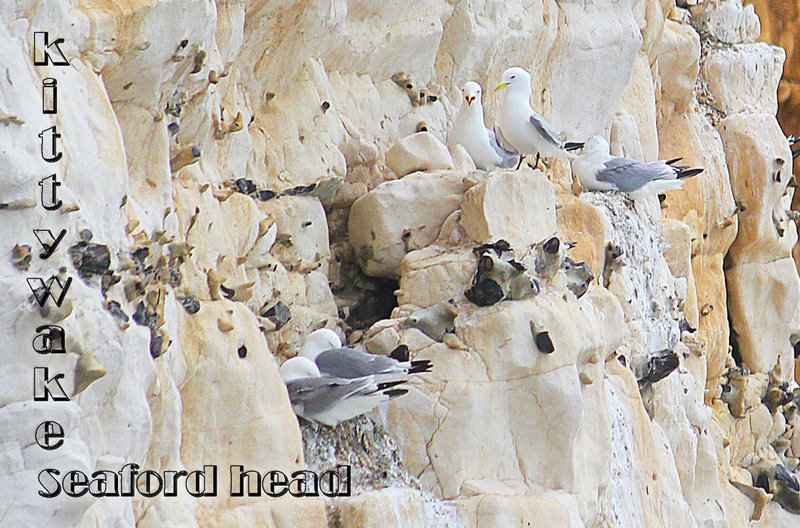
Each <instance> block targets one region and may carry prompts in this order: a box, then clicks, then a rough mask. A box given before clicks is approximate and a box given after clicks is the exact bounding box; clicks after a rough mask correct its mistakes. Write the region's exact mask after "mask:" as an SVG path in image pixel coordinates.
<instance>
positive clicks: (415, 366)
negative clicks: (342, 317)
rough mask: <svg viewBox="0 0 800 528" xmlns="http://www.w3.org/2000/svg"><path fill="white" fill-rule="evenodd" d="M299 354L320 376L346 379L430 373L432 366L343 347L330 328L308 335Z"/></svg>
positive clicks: (385, 378)
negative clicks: (310, 362) (308, 360)
mask: <svg viewBox="0 0 800 528" xmlns="http://www.w3.org/2000/svg"><path fill="white" fill-rule="evenodd" d="M298 355H299V356H302V357H305V358H308V359H310V360H311V361H313V362H314V363H315V365H316V366H317V368H318V369H319V371H320V372H321V373H322V374H323V375H328V376H335V377H338V378H346V379H352V378H360V377H364V376H375V377H376V379H378V380H379V381H386V380H390V379H403V378H402V377H403V376H405V375H407V374H416V373H419V372H429V371H430V369H431V367H432V365H431V362H430V361H428V360H422V361H398V360H396V359H394V358H392V357H388V356H378V355H375V354H370V353H368V352H361V351H360V350H356V349H354V348H350V347H342V340H341V339H339V336H338V335H336V332H334V331H333V330H331V329H329V328H320V329H319V330H314V331H313V332H311V333H310V334H308V335H307V336H306V338H305V340H304V341H303V345H302V346H301V347H300V352H299V354H298Z"/></svg>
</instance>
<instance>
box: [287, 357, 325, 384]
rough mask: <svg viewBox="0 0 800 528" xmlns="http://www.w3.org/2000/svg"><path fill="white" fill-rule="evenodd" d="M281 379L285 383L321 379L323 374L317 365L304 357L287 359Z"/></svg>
mask: <svg viewBox="0 0 800 528" xmlns="http://www.w3.org/2000/svg"><path fill="white" fill-rule="evenodd" d="M280 370H281V379H283V382H284V383H289V382H290V381H294V380H298V379H303V378H319V377H320V376H321V374H320V373H319V369H318V368H317V365H316V364H314V362H313V361H311V360H310V359H308V358H306V357H303V356H296V357H293V358H290V359H287V360H286V361H284V362H283V365H281V369H280Z"/></svg>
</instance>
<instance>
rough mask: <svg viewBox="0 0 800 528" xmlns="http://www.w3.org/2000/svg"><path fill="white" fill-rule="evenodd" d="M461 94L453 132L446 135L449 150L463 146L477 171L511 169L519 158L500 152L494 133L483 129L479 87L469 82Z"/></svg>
mask: <svg viewBox="0 0 800 528" xmlns="http://www.w3.org/2000/svg"><path fill="white" fill-rule="evenodd" d="M461 92H462V93H463V94H464V101H463V102H462V103H461V109H460V110H459V111H458V115H457V116H456V120H455V122H454V123H453V129H452V130H451V131H450V134H449V135H448V136H447V145H448V146H449V147H450V148H451V149H454V148H455V146H456V145H461V146H462V147H464V150H466V151H467V154H469V155H470V157H471V158H472V161H473V162H474V163H475V166H476V167H477V168H479V169H481V170H485V171H491V170H494V169H496V168H498V167H502V168H508V167H513V166H514V164H515V163H517V159H518V158H519V156H517V155H516V154H515V153H514V152H509V151H507V150H505V149H503V148H502V147H501V146H500V144H498V142H497V139H496V138H495V133H494V131H492V130H489V129H487V128H486V125H485V124H484V118H483V104H482V101H481V93H482V90H481V85H480V84H478V83H476V82H473V81H470V82H468V83H466V84H465V85H464V87H463V88H462V89H461Z"/></svg>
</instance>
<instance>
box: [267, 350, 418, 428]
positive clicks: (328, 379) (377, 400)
mask: <svg viewBox="0 0 800 528" xmlns="http://www.w3.org/2000/svg"><path fill="white" fill-rule="evenodd" d="M280 372H281V378H282V379H283V382H284V383H285V384H286V388H287V390H288V391H289V400H290V401H291V403H292V410H294V412H295V414H296V415H297V416H300V417H301V418H305V419H306V420H309V421H312V422H318V423H321V424H324V425H328V426H330V427H333V426H335V425H337V424H338V423H339V422H343V421H345V420H349V419H351V418H355V417H356V416H360V415H362V414H364V413H367V412H369V411H371V410H372V409H374V408H375V407H376V406H378V405H380V404H381V403H384V402H387V401H389V400H391V399H392V398H396V397H398V396H401V395H403V394H405V393H407V392H408V391H407V390H406V389H395V388H393V387H395V386H397V385H400V384H402V383H405V381H404V380H400V381H389V382H378V381H377V380H375V378H374V377H372V376H366V377H361V378H352V379H344V378H336V377H333V376H324V375H321V374H320V371H319V369H317V366H316V365H315V364H314V362H313V361H311V360H310V359H308V358H305V357H302V356H297V357H293V358H291V359H287V360H286V361H285V362H284V363H283V365H281V368H280Z"/></svg>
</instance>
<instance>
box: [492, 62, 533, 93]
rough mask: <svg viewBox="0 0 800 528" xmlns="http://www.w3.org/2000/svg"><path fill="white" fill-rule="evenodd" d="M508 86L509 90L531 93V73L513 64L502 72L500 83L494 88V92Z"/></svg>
mask: <svg viewBox="0 0 800 528" xmlns="http://www.w3.org/2000/svg"><path fill="white" fill-rule="evenodd" d="M506 87H508V89H509V91H511V92H522V93H525V94H528V95H530V93H531V74H530V73H528V72H527V71H525V70H523V69H522V68H520V67H519V66H514V67H513V68H509V69H507V70H506V71H504V72H503V76H502V77H501V78H500V84H498V85H497V88H495V89H494V91H495V92H497V91H499V90H502V89H503V88H506Z"/></svg>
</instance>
